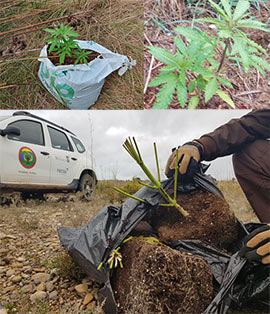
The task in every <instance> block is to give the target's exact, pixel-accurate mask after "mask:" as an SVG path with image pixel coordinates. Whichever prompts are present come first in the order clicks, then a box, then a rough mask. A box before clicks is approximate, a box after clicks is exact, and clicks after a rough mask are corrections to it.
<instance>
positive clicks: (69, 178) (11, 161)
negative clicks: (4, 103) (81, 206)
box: [0, 111, 97, 199]
mask: <svg viewBox="0 0 270 314" xmlns="http://www.w3.org/2000/svg"><path fill="white" fill-rule="evenodd" d="M0 135H1V136H0V169H1V171H0V192H1V191H2V192H10V191H21V192H23V195H24V196H25V197H26V196H27V195H34V194H43V193H46V192H49V193H52V192H69V191H72V192H75V191H81V192H82V193H83V195H84V196H85V198H86V199H90V198H91V196H92V195H93V193H94V192H95V187H96V184H97V178H96V174H95V172H94V170H93V165H91V160H92V158H91V155H90V152H89V151H87V150H86V148H85V147H84V145H83V144H82V142H81V141H80V140H79V139H78V137H77V136H76V135H75V134H74V133H72V132H71V131H69V130H67V129H65V128H63V127H61V126H59V125H57V124H55V123H53V122H51V121H48V120H45V119H43V118H40V117H38V116H36V115H33V114H31V113H29V112H25V111H17V112H15V113H13V115H11V116H0Z"/></svg>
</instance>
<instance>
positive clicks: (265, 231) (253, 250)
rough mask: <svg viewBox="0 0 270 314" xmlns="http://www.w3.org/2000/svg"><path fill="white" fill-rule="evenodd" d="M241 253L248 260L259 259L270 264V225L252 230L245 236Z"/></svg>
mask: <svg viewBox="0 0 270 314" xmlns="http://www.w3.org/2000/svg"><path fill="white" fill-rule="evenodd" d="M239 255H240V256H242V257H245V258H246V259H247V260H248V261H254V260H255V261H256V260H259V261H261V262H262V263H263V264H270V225H266V226H262V227H260V228H257V229H256V230H254V231H252V232H251V233H250V234H248V235H247V236H246V237H245V238H244V246H243V247H242V248H241V250H240V252H239Z"/></svg>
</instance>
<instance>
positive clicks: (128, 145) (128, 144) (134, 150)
mask: <svg viewBox="0 0 270 314" xmlns="http://www.w3.org/2000/svg"><path fill="white" fill-rule="evenodd" d="M132 139H133V142H134V144H133V143H132V140H131V138H130V137H129V138H128V139H126V141H125V143H124V144H123V147H124V148H125V150H126V151H127V152H128V153H129V154H130V156H131V157H132V158H133V159H134V160H135V161H136V162H137V163H138V165H139V166H140V167H141V169H142V170H143V172H144V173H145V174H146V175H147V177H148V178H149V179H150V181H151V182H152V183H153V187H151V188H154V189H156V190H158V192H159V193H160V194H161V195H162V197H163V198H164V199H165V200H166V201H167V202H168V204H163V205H162V206H166V205H167V206H173V207H175V208H176V209H177V210H179V211H180V213H181V214H182V215H183V216H185V217H186V216H187V215H188V212H187V211H185V210H184V209H183V207H182V206H180V205H179V204H177V202H176V190H177V188H176V186H177V174H176V180H175V187H174V199H172V198H171V197H170V196H169V194H168V193H167V192H166V191H165V190H164V189H163V187H162V186H161V183H160V180H156V179H155V178H154V176H153V175H152V173H151V172H150V170H149V169H148V168H147V167H146V165H145V164H144V162H143V160H142V157H141V154H140V151H139V148H138V145H137V143H136V140H135V138H134V137H133V138H132ZM154 149H155V156H156V164H157V167H158V173H159V165H158V158H157V149H156V147H155V144H154ZM175 168H176V170H177V168H178V165H177V163H176V166H175ZM143 185H145V184H143ZM114 189H115V190H117V191H119V192H121V193H123V192H124V191H122V190H120V189H118V188H114ZM123 194H125V195H128V193H126V192H124V193H123ZM128 196H130V197H133V196H131V195H130V194H129V195H128ZM133 198H135V197H133ZM137 199H138V198H137ZM138 200H140V199H138Z"/></svg>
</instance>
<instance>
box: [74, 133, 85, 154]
mask: <svg viewBox="0 0 270 314" xmlns="http://www.w3.org/2000/svg"><path fill="white" fill-rule="evenodd" d="M71 138H72V141H73V142H74V144H75V146H76V148H77V150H78V152H79V153H83V152H85V148H84V146H83V143H82V142H81V141H80V140H78V139H77V138H76V137H73V136H71Z"/></svg>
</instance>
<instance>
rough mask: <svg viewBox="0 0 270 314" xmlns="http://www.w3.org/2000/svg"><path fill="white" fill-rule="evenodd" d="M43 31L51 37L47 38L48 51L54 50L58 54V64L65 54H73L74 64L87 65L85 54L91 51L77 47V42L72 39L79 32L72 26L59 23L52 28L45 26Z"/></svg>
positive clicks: (62, 60)
mask: <svg viewBox="0 0 270 314" xmlns="http://www.w3.org/2000/svg"><path fill="white" fill-rule="evenodd" d="M44 31H45V32H48V33H50V34H51V37H50V38H48V40H49V42H50V46H49V49H48V52H49V53H51V52H53V51H55V52H56V54H57V55H59V62H60V64H63V63H64V61H65V58H66V56H69V57H71V56H72V55H74V56H75V62H74V65H76V64H78V63H85V64H86V65H88V62H87V56H88V55H90V54H91V53H92V52H91V51H85V50H82V49H81V48H80V47H79V45H78V43H77V42H76V41H75V40H74V39H75V38H76V37H78V36H79V34H78V33H76V32H74V31H73V30H72V27H68V26H65V25H64V24H63V23H61V24H60V26H59V27H55V28H54V29H49V28H45V29H44Z"/></svg>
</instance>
